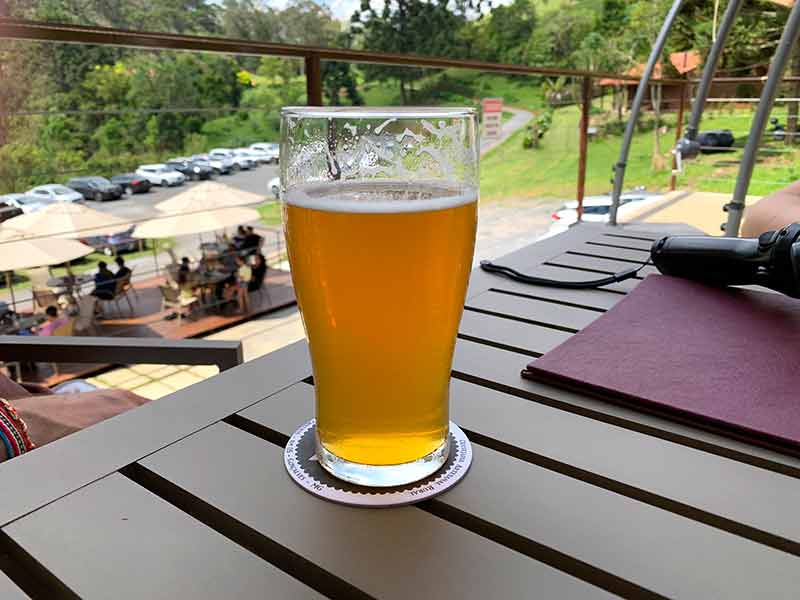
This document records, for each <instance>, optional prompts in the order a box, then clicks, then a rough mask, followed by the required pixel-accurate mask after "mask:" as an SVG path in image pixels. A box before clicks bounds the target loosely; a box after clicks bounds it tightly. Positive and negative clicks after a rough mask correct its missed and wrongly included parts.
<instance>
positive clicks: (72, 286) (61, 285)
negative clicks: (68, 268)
mask: <svg viewBox="0 0 800 600" xmlns="http://www.w3.org/2000/svg"><path fill="white" fill-rule="evenodd" d="M92 281H94V276H92V275H90V274H88V273H84V274H82V275H74V276H73V277H70V276H69V275H64V276H61V277H51V278H50V279H48V280H47V286H48V287H50V288H52V289H53V290H56V291H58V290H63V291H64V292H65V293H67V294H70V295H71V294H73V293H75V292H76V291H78V290H80V288H81V287H82V286H84V285H86V284H87V283H90V282H92Z"/></svg>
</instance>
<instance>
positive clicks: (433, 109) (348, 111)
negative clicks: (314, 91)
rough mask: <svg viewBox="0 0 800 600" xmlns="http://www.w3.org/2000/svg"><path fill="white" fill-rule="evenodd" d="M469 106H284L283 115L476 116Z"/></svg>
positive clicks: (351, 116)
mask: <svg viewBox="0 0 800 600" xmlns="http://www.w3.org/2000/svg"><path fill="white" fill-rule="evenodd" d="M476 114H477V111H476V110H475V109H474V108H470V107H467V106H284V107H283V108H282V109H281V116H282V117H295V118H316V119H456V118H468V117H474V116H475V115H476Z"/></svg>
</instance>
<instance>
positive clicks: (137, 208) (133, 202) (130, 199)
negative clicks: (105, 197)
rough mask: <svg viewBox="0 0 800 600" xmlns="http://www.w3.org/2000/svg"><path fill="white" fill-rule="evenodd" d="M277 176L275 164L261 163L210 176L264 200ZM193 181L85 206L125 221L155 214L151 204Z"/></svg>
mask: <svg viewBox="0 0 800 600" xmlns="http://www.w3.org/2000/svg"><path fill="white" fill-rule="evenodd" d="M277 176H278V167H277V166H275V165H261V166H260V167H256V168H255V169H252V170H249V171H239V172H237V173H232V174H231V175H218V176H216V177H215V178H214V179H215V180H216V181H217V182H219V183H222V184H224V185H229V186H231V187H234V188H237V189H240V190H244V191H247V192H252V193H254V194H260V195H262V196H264V200H272V199H274V196H273V195H272V192H271V191H270V190H269V189H268V187H267V183H268V182H269V180H270V179H272V178H273V177H277ZM197 183H198V182H196V181H187V182H186V183H184V184H183V185H179V186H175V187H167V188H163V187H157V186H156V187H153V188H151V189H150V191H149V192H147V193H145V194H134V195H132V196H123V197H122V198H121V199H120V200H113V201H108V202H94V201H87V202H86V205H87V206H91V207H92V208H94V209H97V210H101V211H103V212H108V213H111V214H113V215H114V216H116V217H119V218H121V219H125V220H126V221H139V220H142V219H149V218H151V217H153V216H155V215H156V214H157V213H158V211H157V210H156V208H155V205H156V204H158V203H159V202H163V201H164V200H166V199H167V198H171V197H172V196H175V195H176V194H180V193H181V192H185V191H186V190H187V189H190V188H191V187H192V186H195V185H197Z"/></svg>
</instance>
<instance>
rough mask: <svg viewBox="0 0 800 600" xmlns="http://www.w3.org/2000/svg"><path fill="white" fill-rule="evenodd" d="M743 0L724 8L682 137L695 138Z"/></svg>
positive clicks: (731, 2)
mask: <svg viewBox="0 0 800 600" xmlns="http://www.w3.org/2000/svg"><path fill="white" fill-rule="evenodd" d="M743 1H744V0H730V2H728V7H727V8H726V9H725V14H724V15H723V17H722V22H721V23H720V26H719V31H718V32H717V39H716V40H715V41H714V43H713V44H712V46H711V49H710V50H709V51H708V56H707V57H706V64H705V66H704V67H703V76H702V77H701V79H700V85H699V86H698V87H697V94H696V95H695V98H694V104H693V105H692V115H691V117H689V124H688V125H687V126H686V133H685V134H684V137H685V138H686V139H687V140H695V139H696V138H697V133H698V130H699V128H700V120H701V119H702V118H703V109H704V108H705V105H706V100H707V99H708V94H709V93H710V92H711V83H712V81H713V80H714V74H715V73H716V72H717V64H718V63H719V58H720V56H722V49H723V48H724V47H725V40H727V39H728V34H729V33H730V31H731V29H732V28H733V24H734V23H735V22H736V17H737V15H738V14H739V9H740V8H741V7H742V3H743Z"/></svg>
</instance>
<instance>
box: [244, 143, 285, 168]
mask: <svg viewBox="0 0 800 600" xmlns="http://www.w3.org/2000/svg"><path fill="white" fill-rule="evenodd" d="M250 149H251V150H258V151H259V152H263V153H264V154H266V155H267V157H268V158H269V162H271V163H276V164H277V163H278V159H279V158H280V155H281V147H280V145H279V144H276V143H274V142H259V143H258V144H251V145H250Z"/></svg>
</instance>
